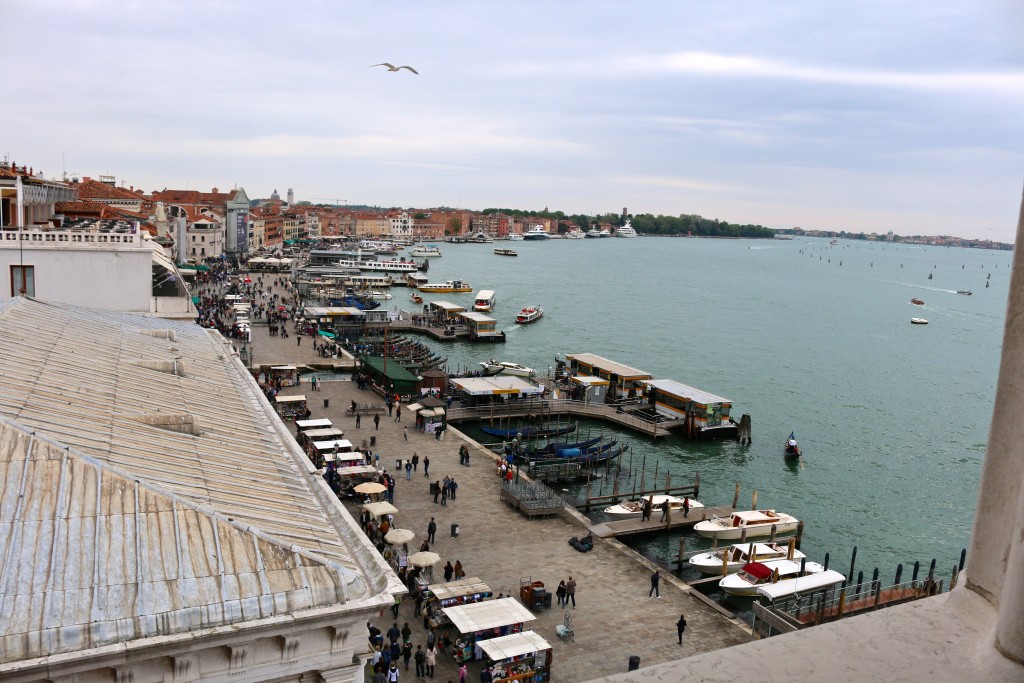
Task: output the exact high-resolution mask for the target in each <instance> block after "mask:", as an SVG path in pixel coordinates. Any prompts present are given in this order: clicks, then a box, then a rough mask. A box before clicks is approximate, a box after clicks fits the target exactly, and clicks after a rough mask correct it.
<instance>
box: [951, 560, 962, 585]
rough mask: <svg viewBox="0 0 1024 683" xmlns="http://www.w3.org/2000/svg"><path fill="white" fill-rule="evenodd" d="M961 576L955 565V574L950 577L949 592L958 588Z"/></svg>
mask: <svg viewBox="0 0 1024 683" xmlns="http://www.w3.org/2000/svg"><path fill="white" fill-rule="evenodd" d="M959 575H960V572H959V571H958V570H957V568H956V565H955V564H954V565H953V573H952V574H951V575H950V577H949V590H953V589H954V588H956V580H957V577H958V576H959Z"/></svg>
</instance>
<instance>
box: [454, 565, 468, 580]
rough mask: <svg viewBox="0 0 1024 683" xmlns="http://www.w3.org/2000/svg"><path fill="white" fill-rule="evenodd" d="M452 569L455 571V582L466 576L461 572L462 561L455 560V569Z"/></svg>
mask: <svg viewBox="0 0 1024 683" xmlns="http://www.w3.org/2000/svg"><path fill="white" fill-rule="evenodd" d="M454 569H455V580H456V581H458V580H459V579H461V578H463V577H465V576H466V572H465V571H463V570H462V560H455V567H454Z"/></svg>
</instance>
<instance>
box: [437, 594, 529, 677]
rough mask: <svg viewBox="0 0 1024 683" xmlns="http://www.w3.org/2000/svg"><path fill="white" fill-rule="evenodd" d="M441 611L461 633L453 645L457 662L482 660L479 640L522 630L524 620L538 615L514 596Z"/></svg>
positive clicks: (482, 654)
mask: <svg viewBox="0 0 1024 683" xmlns="http://www.w3.org/2000/svg"><path fill="white" fill-rule="evenodd" d="M441 611H442V612H443V613H444V614H445V615H446V616H447V617H448V619H449V620H451V622H452V626H454V627H455V628H456V629H458V631H459V633H460V634H462V635H461V637H460V638H459V639H458V640H456V641H455V644H454V647H453V648H452V653H453V654H454V655H455V661H456V662H460V663H461V662H468V661H472V660H474V659H483V656H484V652H483V650H482V649H481V648H480V643H481V642H482V641H484V640H490V639H491V638H497V637H500V636H507V635H510V634H512V633H521V632H522V630H523V624H524V623H526V622H528V621H533V620H534V619H536V618H537V617H535V616H534V615H533V613H532V612H530V610H528V609H526V608H525V607H523V605H522V603H520V602H519V601H518V600H516V599H515V598H501V599H500V600H485V601H484V602H476V603H473V604H470V605H456V606H455V607H445V608H443V609H442V610H441Z"/></svg>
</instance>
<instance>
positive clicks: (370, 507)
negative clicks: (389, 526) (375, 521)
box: [363, 500, 398, 517]
mask: <svg viewBox="0 0 1024 683" xmlns="http://www.w3.org/2000/svg"><path fill="white" fill-rule="evenodd" d="M363 509H364V510H366V511H367V512H369V513H370V514H371V515H373V516H374V517H380V516H381V515H393V514H395V513H396V512H398V508H396V507H395V506H394V505H392V504H391V503H389V502H387V501H385V500H381V501H378V502H376V503H367V504H366V505H364V506H363Z"/></svg>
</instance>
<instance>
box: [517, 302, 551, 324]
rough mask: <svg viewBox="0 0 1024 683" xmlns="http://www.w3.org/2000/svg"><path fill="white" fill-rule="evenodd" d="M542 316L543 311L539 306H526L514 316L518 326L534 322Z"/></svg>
mask: <svg viewBox="0 0 1024 683" xmlns="http://www.w3.org/2000/svg"><path fill="white" fill-rule="evenodd" d="M543 315H544V309H543V308H541V307H540V306H527V307H526V308H524V309H523V310H521V311H519V314H518V315H516V322H517V323H519V324H520V325H525V324H527V323H532V322H536V321H538V320H540V319H541V317H543Z"/></svg>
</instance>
